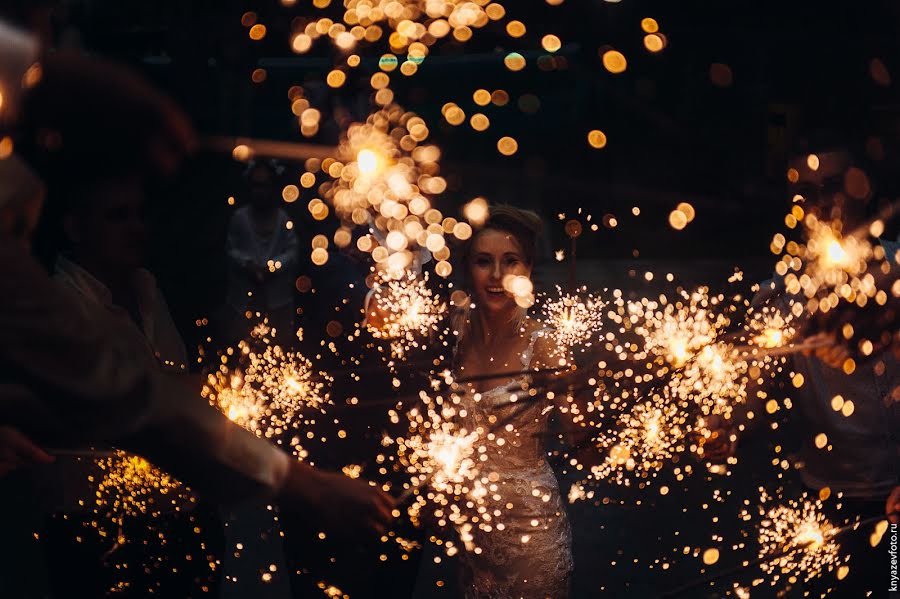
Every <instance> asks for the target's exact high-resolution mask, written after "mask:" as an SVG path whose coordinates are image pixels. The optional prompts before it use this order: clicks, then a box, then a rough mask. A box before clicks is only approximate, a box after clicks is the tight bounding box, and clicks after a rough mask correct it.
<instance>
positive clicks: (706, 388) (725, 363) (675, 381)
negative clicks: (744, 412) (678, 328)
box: [669, 343, 749, 418]
mask: <svg viewBox="0 0 900 599" xmlns="http://www.w3.org/2000/svg"><path fill="white" fill-rule="evenodd" d="M748 370H749V364H748V362H747V361H746V360H744V359H741V358H740V357H738V356H737V352H735V351H734V349H733V348H732V347H731V346H730V345H728V344H725V343H715V344H712V345H707V346H705V347H704V348H703V349H701V350H699V351H698V352H697V354H696V355H695V356H693V358H692V359H691V360H690V361H689V362H688V363H687V364H686V365H685V366H684V369H683V370H682V371H681V372H679V373H676V374H675V375H673V377H672V379H671V381H670V383H669V386H670V388H671V389H672V391H673V394H674V395H675V396H676V397H681V398H684V399H688V398H689V399H692V400H693V401H694V403H696V404H697V405H698V406H699V407H700V409H701V410H702V411H703V413H704V414H706V415H708V414H720V415H723V416H725V417H726V418H727V417H730V415H731V411H732V409H733V407H734V406H735V405H736V404H739V403H743V402H744V401H746V398H747V383H748V382H749V381H748V377H747V372H748Z"/></svg>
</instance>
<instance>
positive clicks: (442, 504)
mask: <svg viewBox="0 0 900 599" xmlns="http://www.w3.org/2000/svg"><path fill="white" fill-rule="evenodd" d="M420 399H421V401H422V407H421V409H419V408H416V409H413V410H410V411H409V412H408V413H407V418H408V421H409V431H410V432H409V434H408V435H406V436H404V437H399V438H397V439H390V438H388V437H386V438H385V439H384V440H383V444H384V445H391V444H396V447H397V451H396V455H397V458H398V460H399V463H400V464H401V466H402V467H403V468H404V469H405V470H406V472H407V473H408V474H410V475H411V476H412V479H411V481H410V487H409V488H408V489H407V491H405V492H404V493H403V494H402V495H401V497H400V503H401V504H402V503H406V502H408V501H409V500H410V499H413V498H415V501H414V502H412V503H411V504H410V505H409V506H408V508H407V513H408V514H409V517H410V520H411V521H412V522H413V524H418V523H419V521H420V518H421V516H422V512H423V510H426V509H428V510H429V512H428V513H427V514H426V515H427V516H428V517H429V518H432V519H433V520H434V521H436V523H437V525H438V526H439V527H445V526H447V525H448V524H452V525H453V526H454V527H455V528H456V529H457V530H458V531H459V533H460V535H461V538H462V539H463V541H464V543H465V544H466V546H467V547H469V548H471V549H474V544H473V543H472V540H473V539H472V536H471V532H472V530H473V528H474V527H478V528H481V529H482V530H488V531H489V530H490V529H491V524H490V523H491V521H492V519H493V515H492V514H493V513H494V512H493V511H490V510H488V508H487V507H486V500H487V499H488V498H489V494H490V493H491V491H490V488H491V486H492V483H491V482H490V480H489V478H488V477H482V476H481V475H480V471H479V468H478V462H479V461H482V460H484V459H485V458H484V454H485V452H486V447H485V446H484V445H483V444H482V443H483V439H482V437H481V436H480V435H479V433H478V431H475V430H471V431H470V430H468V429H467V428H466V427H465V426H463V425H461V424H460V423H459V420H460V419H461V418H462V415H461V414H460V410H458V409H457V408H456V404H455V403H454V402H453V400H452V399H451V400H450V401H445V400H444V399H443V398H441V397H436V398H431V397H429V396H428V395H427V394H425V393H424V392H422V393H420ZM493 487H496V485H493ZM429 506H431V507H430V508H429ZM452 547H454V546H453V545H452V544H448V546H447V549H448V551H450V549H451V548H452ZM454 551H455V550H454Z"/></svg>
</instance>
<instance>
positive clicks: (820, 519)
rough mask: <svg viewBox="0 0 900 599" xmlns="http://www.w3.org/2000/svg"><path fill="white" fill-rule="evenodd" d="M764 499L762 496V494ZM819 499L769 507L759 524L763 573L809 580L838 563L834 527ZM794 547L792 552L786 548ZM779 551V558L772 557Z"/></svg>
mask: <svg viewBox="0 0 900 599" xmlns="http://www.w3.org/2000/svg"><path fill="white" fill-rule="evenodd" d="M764 501H765V496H764ZM821 509H822V502H821V501H819V500H816V501H815V502H811V501H808V500H802V501H794V500H792V501H790V502H789V503H788V505H779V506H775V507H773V508H771V509H769V510H768V511H767V512H766V513H765V518H764V519H763V520H762V522H761V523H760V527H759V545H760V548H759V557H760V558H765V557H767V556H768V559H767V560H766V561H763V562H762V563H761V564H760V565H761V567H762V570H763V571H764V572H765V573H766V574H775V576H773V577H772V584H773V585H774V584H776V583H777V581H778V579H779V576H778V575H779V574H784V575H786V576H795V577H797V578H802V579H803V580H804V581H809V580H811V579H813V578H815V577H817V576H819V575H820V574H821V573H822V571H823V570H825V569H827V570H829V571H830V570H833V569H834V568H835V566H836V565H837V564H838V562H839V556H838V545H837V543H836V542H835V540H834V532H833V529H834V527H833V526H832V525H831V523H830V522H829V521H828V520H827V519H826V518H825V516H824V515H823V514H822V512H821ZM788 549H795V550H794V551H786V550H788ZM778 553H782V554H783V555H780V556H778V557H772V556H773V555H776V554H778Z"/></svg>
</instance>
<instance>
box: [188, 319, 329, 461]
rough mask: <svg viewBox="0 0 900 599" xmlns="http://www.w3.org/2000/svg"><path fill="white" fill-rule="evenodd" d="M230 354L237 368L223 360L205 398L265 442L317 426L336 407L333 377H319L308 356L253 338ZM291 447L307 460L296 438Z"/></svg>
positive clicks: (210, 377)
mask: <svg viewBox="0 0 900 599" xmlns="http://www.w3.org/2000/svg"><path fill="white" fill-rule="evenodd" d="M261 332H262V333H265V331H261ZM260 345H262V347H261V348H260V347H258V346H260ZM251 346H253V347H251ZM254 347H256V348H257V349H254ZM225 355H226V356H231V357H235V358H236V359H237V364H229V363H228V362H229V361H228V360H227V359H224V356H223V360H222V363H221V364H220V366H219V369H218V370H217V371H216V372H214V373H211V374H210V375H209V376H208V377H207V382H206V385H205V386H204V387H203V391H202V394H203V396H204V397H206V398H207V399H208V400H209V401H210V403H211V404H212V405H214V406H215V407H217V408H218V409H219V410H220V411H221V412H222V413H223V414H224V415H225V416H226V417H227V418H228V419H229V420H231V421H233V422H235V423H236V424H238V425H240V426H242V427H243V428H245V429H246V430H248V431H250V432H252V433H254V434H256V435H258V436H260V437H265V438H267V439H272V440H273V441H275V442H276V443H279V444H281V443H283V439H282V438H283V437H284V436H285V435H286V434H288V433H291V432H293V431H296V430H298V429H301V428H309V427H312V425H314V424H315V418H316V415H317V414H324V413H325V408H326V406H327V405H328V404H330V403H331V401H330V398H329V387H330V384H331V377H330V376H329V375H328V374H327V373H324V372H316V371H315V369H314V367H313V364H312V362H310V361H309V360H308V359H307V358H305V357H304V356H303V355H301V354H299V353H296V352H290V351H284V350H283V349H282V348H281V347H280V346H278V345H271V344H270V343H269V340H268V338H266V337H265V336H263V337H261V338H260V337H259V336H257V335H254V337H253V340H252V342H250V343H248V342H246V341H242V342H241V343H240V344H239V346H238V350H237V351H235V350H233V349H231V348H229V351H227V352H226V354H225ZM291 446H292V447H293V449H294V451H295V453H296V454H297V455H298V456H300V457H301V458H302V457H305V455H306V452H305V451H304V450H303V448H302V447H300V445H299V440H298V438H297V437H295V438H294V439H292V440H291Z"/></svg>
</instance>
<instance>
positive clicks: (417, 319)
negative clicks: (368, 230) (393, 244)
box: [366, 272, 447, 359]
mask: <svg viewBox="0 0 900 599" xmlns="http://www.w3.org/2000/svg"><path fill="white" fill-rule="evenodd" d="M446 312H447V305H446V304H445V303H444V302H443V301H442V300H441V299H440V298H439V297H437V296H435V294H434V292H432V290H431V289H429V287H428V273H425V275H424V276H422V277H417V276H416V275H415V273H412V272H410V273H407V275H406V276H405V277H403V278H401V279H394V280H389V281H388V282H387V284H386V285H383V286H379V287H376V288H375V292H374V295H373V301H372V302H371V303H370V306H369V308H367V311H366V328H367V329H368V330H369V332H370V333H372V335H373V336H374V337H375V338H377V339H385V340H388V341H390V343H391V355H392V356H393V357H394V358H398V359H402V358H404V357H405V356H406V355H407V354H408V353H409V351H410V350H411V349H412V348H417V347H419V345H420V342H421V341H422V340H423V339H424V338H427V337H428V336H429V335H430V334H431V333H432V332H434V331H437V328H438V324H439V323H440V322H441V320H442V319H443V317H444V315H445V314H446Z"/></svg>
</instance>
